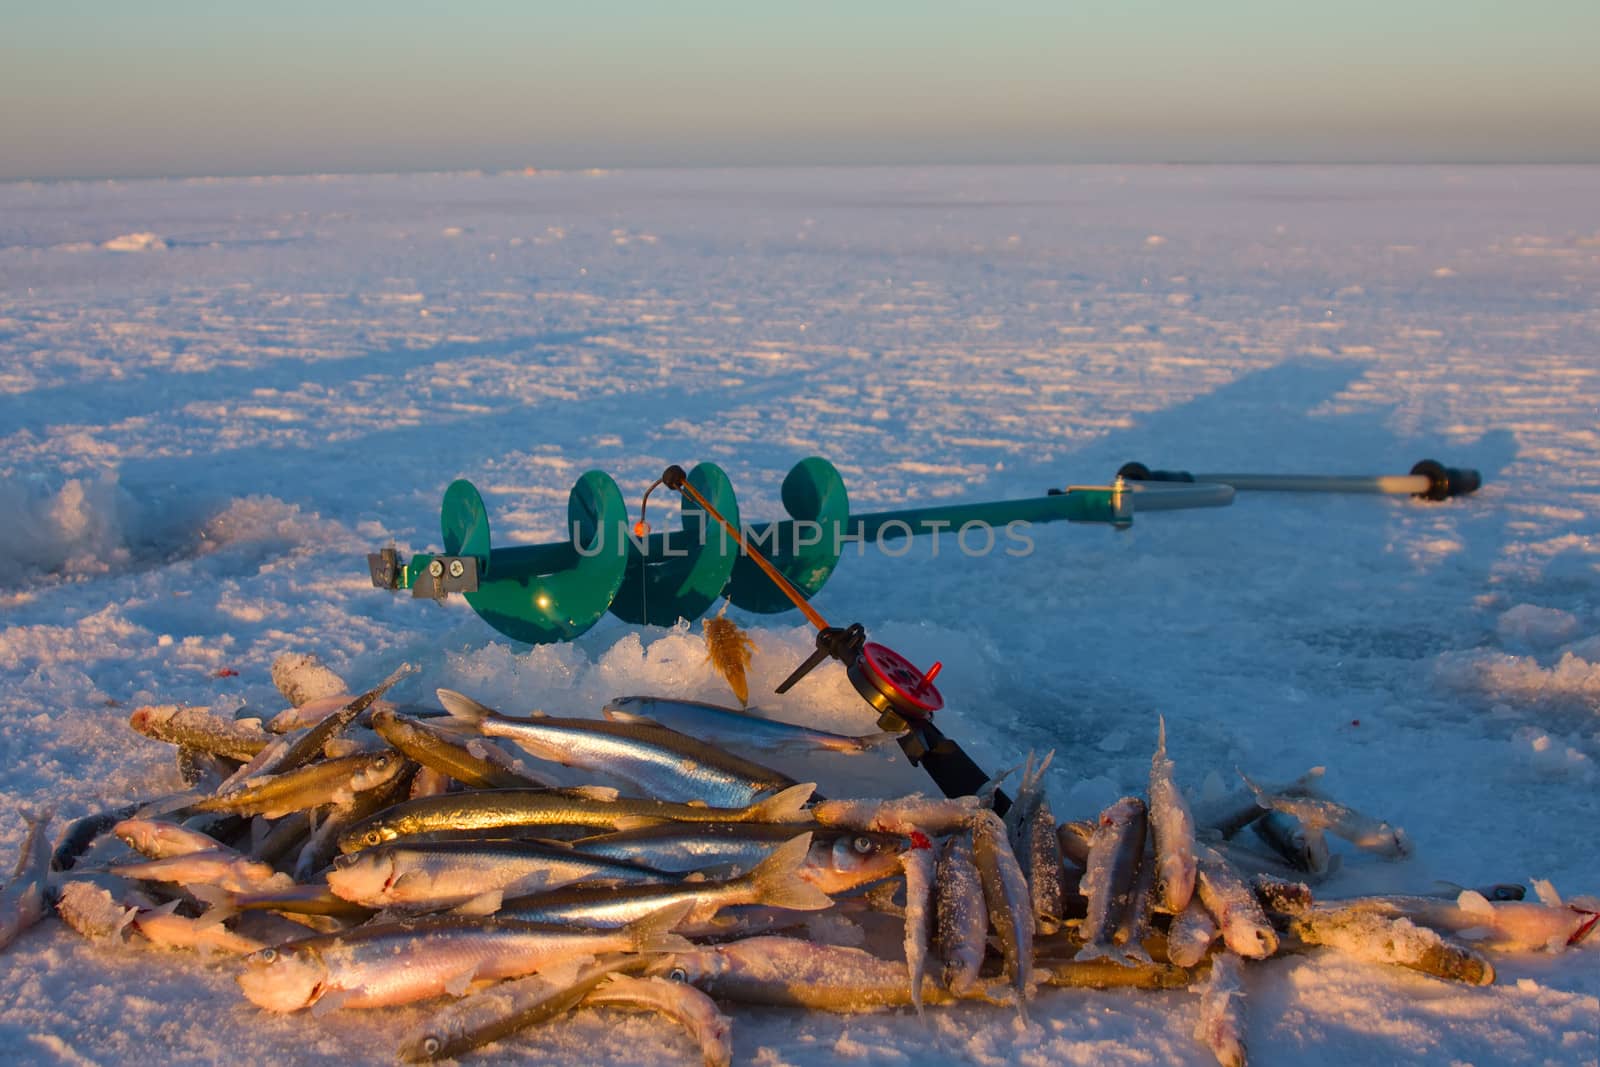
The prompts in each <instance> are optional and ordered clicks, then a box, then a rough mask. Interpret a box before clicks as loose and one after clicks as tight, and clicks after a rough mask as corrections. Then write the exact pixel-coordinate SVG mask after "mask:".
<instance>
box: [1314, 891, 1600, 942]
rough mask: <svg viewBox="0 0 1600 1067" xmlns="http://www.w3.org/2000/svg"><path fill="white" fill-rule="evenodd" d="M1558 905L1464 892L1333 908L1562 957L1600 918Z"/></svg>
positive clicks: (1378, 899)
mask: <svg viewBox="0 0 1600 1067" xmlns="http://www.w3.org/2000/svg"><path fill="white" fill-rule="evenodd" d="M1547 895H1549V896H1551V897H1552V899H1554V900H1555V903H1549V902H1547V901H1544V900H1541V901H1538V902H1535V901H1531V900H1506V901H1492V900H1489V899H1488V898H1487V897H1485V896H1484V895H1483V894H1482V893H1479V892H1478V891H1477V890H1473V889H1468V890H1463V891H1462V892H1461V894H1460V895H1459V896H1457V897H1456V899H1455V900H1441V899H1439V898H1438V897H1422V896H1416V897H1407V896H1394V897H1358V898H1354V899H1350V900H1331V901H1327V902H1326V903H1327V904H1328V905H1329V906H1337V907H1345V908H1358V909H1361V910H1364V911H1369V912H1373V913H1375V914H1379V915H1387V916H1391V917H1402V918H1407V919H1410V920H1411V921H1412V922H1415V923H1420V924H1422V925H1425V926H1428V927H1430V928H1432V929H1435V930H1439V931H1441V932H1444V933H1453V934H1457V935H1458V936H1460V937H1462V938H1464V939H1468V940H1471V941H1474V942H1476V943H1479V944H1482V945H1483V946H1484V947H1486V948H1492V949H1496V950H1500V951H1511V952H1515V951H1538V950H1544V951H1549V952H1559V951H1561V950H1562V949H1564V948H1567V947H1569V946H1572V945H1576V944H1579V943H1581V942H1582V941H1584V940H1585V939H1587V938H1588V937H1589V935H1590V934H1591V933H1593V932H1594V930H1595V928H1596V924H1597V923H1600V914H1597V913H1596V912H1595V911H1592V910H1589V909H1586V908H1581V907H1578V906H1576V905H1571V904H1562V903H1560V899H1559V898H1558V897H1553V894H1547Z"/></svg>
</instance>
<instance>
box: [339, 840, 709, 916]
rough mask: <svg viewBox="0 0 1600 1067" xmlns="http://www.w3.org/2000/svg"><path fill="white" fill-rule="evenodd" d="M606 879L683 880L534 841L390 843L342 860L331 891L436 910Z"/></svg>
mask: <svg viewBox="0 0 1600 1067" xmlns="http://www.w3.org/2000/svg"><path fill="white" fill-rule="evenodd" d="M596 880H604V881H607V882H612V883H616V884H622V885H646V884H659V883H663V882H674V881H678V880H679V878H678V877H676V876H674V875H671V874H666V873H663V872H661V871H656V870H652V869H650V868H648V867H644V866H641V865H639V864H636V863H629V862H626V861H624V860H613V859H607V858H605V857H601V856H590V855H585V854H583V853H581V852H575V851H573V850H572V849H570V848H561V847H557V846H555V845H546V844H539V843H536V842H533V841H455V842H436V843H433V844H427V845H409V844H391V845H382V846H380V847H378V848H371V849H366V850H365V851H362V852H357V853H355V854H353V855H350V856H344V857H341V858H340V860H339V861H338V864H337V865H336V866H335V867H334V868H333V870H331V871H329V872H328V874H327V881H328V888H329V889H332V890H333V891H334V892H335V893H337V894H338V895H339V896H340V897H343V898H344V899H345V900H348V901H351V902H352V903H355V904H361V905H363V906H365V907H369V908H402V909H409V910H413V911H433V910H437V909H440V908H449V907H454V906H456V905H458V904H465V903H467V902H468V901H470V900H473V899H475V898H478V897H482V896H483V895H484V894H486V893H501V894H504V895H506V896H510V895H513V894H518V893H533V892H538V891H541V890H546V889H557V888H559V887H561V886H565V885H571V884H572V883H573V882H583V881H596Z"/></svg>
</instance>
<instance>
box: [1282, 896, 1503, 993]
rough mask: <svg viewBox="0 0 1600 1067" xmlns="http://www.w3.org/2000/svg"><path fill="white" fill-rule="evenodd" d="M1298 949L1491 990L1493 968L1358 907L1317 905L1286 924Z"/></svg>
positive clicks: (1433, 936)
mask: <svg viewBox="0 0 1600 1067" xmlns="http://www.w3.org/2000/svg"><path fill="white" fill-rule="evenodd" d="M1289 932H1290V934H1292V935H1293V936H1294V937H1295V938H1296V939H1298V940H1299V941H1300V942H1301V943H1302V944H1306V945H1324V946H1327V947H1329V948H1332V949H1335V950H1337V951H1339V952H1343V953H1344V954H1346V955H1349V956H1353V957H1355V958H1356V959H1360V960H1366V961H1368V962H1371V963H1392V964H1397V965H1399V966H1401V967H1406V968H1409V969H1410V970H1414V971H1420V972H1422V973H1423V974H1429V975H1432V976H1433V977H1435V978H1443V979H1446V980H1447V981H1452V982H1465V983H1466V984H1467V985H1493V984H1494V965H1493V964H1491V963H1490V962H1489V961H1488V960H1486V959H1484V958H1483V957H1482V956H1480V955H1478V954H1477V953H1476V952H1473V951H1472V950H1471V949H1470V948H1467V947H1466V946H1465V945H1459V944H1456V943H1455V942H1453V941H1450V940H1449V939H1447V938H1445V937H1442V936H1440V934H1439V933H1438V932H1437V931H1435V930H1431V929H1429V928H1428V927H1426V926H1418V925H1416V924H1414V923H1412V922H1411V920H1409V919H1405V918H1390V917H1387V916H1383V915H1378V914H1376V913H1374V912H1371V911H1366V910H1363V909H1361V908H1359V907H1357V908H1349V907H1344V908H1341V907H1337V906H1333V907H1330V906H1326V905H1319V906H1317V907H1314V908H1312V909H1310V910H1308V911H1306V912H1303V913H1301V914H1299V915H1295V916H1294V917H1292V918H1291V919H1290V920H1289Z"/></svg>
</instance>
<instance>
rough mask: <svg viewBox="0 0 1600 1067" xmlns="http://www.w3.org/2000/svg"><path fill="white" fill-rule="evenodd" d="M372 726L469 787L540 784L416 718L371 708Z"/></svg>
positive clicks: (402, 748)
mask: <svg viewBox="0 0 1600 1067" xmlns="http://www.w3.org/2000/svg"><path fill="white" fill-rule="evenodd" d="M372 728H373V729H374V730H376V731H377V732H378V734H379V735H380V736H381V737H382V738H383V739H384V740H385V741H387V742H389V744H391V745H393V746H394V747H395V748H397V749H399V750H400V751H401V752H404V753H405V754H406V755H407V756H409V757H410V758H412V759H414V760H416V761H417V762H418V763H420V764H422V765H423V766H424V767H429V768H432V769H433V770H435V771H438V772H440V773H442V774H446V775H448V776H449V777H451V778H453V779H455V780H456V781H458V782H460V783H461V784H462V785H465V786H467V787H469V788H472V789H519V788H527V787H530V786H535V787H537V786H544V785H545V784H546V783H544V782H542V781H541V782H534V781H529V780H528V779H527V778H525V777H523V776H522V775H518V774H514V773H512V772H510V771H508V770H506V769H505V768H504V767H502V766H499V765H497V764H495V763H493V762H491V761H489V760H487V759H484V758H481V757H479V756H477V755H475V754H474V753H473V752H471V751H470V750H469V749H468V747H467V745H468V739H467V738H463V737H458V736H453V735H452V734H451V733H450V732H449V731H447V730H444V729H441V728H440V727H438V726H434V725H432V724H431V723H425V722H422V721H420V720H418V719H413V718H409V717H407V716H404V715H397V714H395V713H394V712H393V711H390V710H380V709H374V711H373V713H372Z"/></svg>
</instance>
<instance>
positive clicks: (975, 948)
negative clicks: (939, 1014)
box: [933, 832, 989, 997]
mask: <svg viewBox="0 0 1600 1067" xmlns="http://www.w3.org/2000/svg"><path fill="white" fill-rule="evenodd" d="M933 903H934V907H933V911H934V925H933V951H934V955H935V956H937V957H938V958H939V960H940V961H941V963H942V973H941V979H942V982H941V984H942V985H943V987H944V988H946V989H948V990H950V992H952V993H954V994H955V995H956V996H958V997H964V996H968V995H970V994H971V993H973V992H974V991H975V990H976V989H977V988H978V974H979V971H980V970H981V969H982V967H983V957H984V954H985V953H986V952H987V951H988V939H989V913H988V911H987V909H986V908H985V907H984V902H983V879H982V876H980V875H979V874H978V867H977V864H976V863H975V862H974V861H973V858H972V836H971V834H969V833H966V832H963V833H959V834H954V835H952V836H950V837H949V838H947V839H946V840H945V843H944V847H943V848H942V849H940V850H939V862H938V865H937V866H936V867H935V880H934V901H933Z"/></svg>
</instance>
